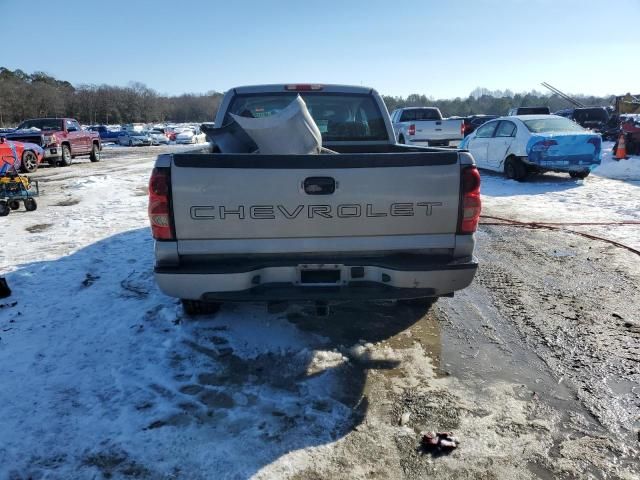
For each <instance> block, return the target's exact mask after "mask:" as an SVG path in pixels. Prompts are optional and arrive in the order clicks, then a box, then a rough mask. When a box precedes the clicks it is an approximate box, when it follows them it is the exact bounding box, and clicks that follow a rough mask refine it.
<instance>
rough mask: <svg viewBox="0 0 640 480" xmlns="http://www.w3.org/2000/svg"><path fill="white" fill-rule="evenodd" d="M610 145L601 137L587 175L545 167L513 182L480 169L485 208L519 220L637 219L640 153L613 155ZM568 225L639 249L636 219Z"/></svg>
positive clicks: (606, 220) (639, 209)
mask: <svg viewBox="0 0 640 480" xmlns="http://www.w3.org/2000/svg"><path fill="white" fill-rule="evenodd" d="M611 147H612V143H611V142H605V143H604V145H603V157H602V164H601V165H600V166H599V167H598V168H596V169H595V170H594V171H593V172H592V174H591V175H590V176H589V177H587V178H586V179H585V180H573V179H570V178H569V176H568V175H567V174H549V173H548V174H544V175H538V176H532V177H530V178H527V180H526V181H525V182H516V181H514V180H507V179H506V178H504V176H503V175H500V174H494V173H491V172H482V182H483V183H482V194H483V211H484V212H485V213H489V212H490V214H491V215H494V216H499V217H506V218H510V219H512V220H518V221H523V222H620V221H625V220H630V221H640V157H637V156H636V157H630V159H629V160H621V161H616V160H614V159H613V158H612V155H611ZM488 221H489V220H488ZM567 228H571V229H574V230H580V231H584V232H588V233H592V234H594V235H598V236H603V237H605V238H609V239H611V240H615V241H619V242H622V243H624V244H626V245H629V246H631V247H633V248H636V249H640V225H620V226H569V227H567Z"/></svg>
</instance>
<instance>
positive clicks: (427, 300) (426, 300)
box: [398, 297, 438, 308]
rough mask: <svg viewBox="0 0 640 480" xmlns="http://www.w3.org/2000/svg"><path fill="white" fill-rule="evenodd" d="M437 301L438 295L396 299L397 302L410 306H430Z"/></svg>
mask: <svg viewBox="0 0 640 480" xmlns="http://www.w3.org/2000/svg"><path fill="white" fill-rule="evenodd" d="M437 301H438V297H421V298H405V299H403V300H398V303H399V304H401V305H409V306H411V307H425V308H430V307H431V306H432V305H433V304H434V303H436V302H437Z"/></svg>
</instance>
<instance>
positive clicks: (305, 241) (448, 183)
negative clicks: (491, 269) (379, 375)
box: [149, 84, 480, 314]
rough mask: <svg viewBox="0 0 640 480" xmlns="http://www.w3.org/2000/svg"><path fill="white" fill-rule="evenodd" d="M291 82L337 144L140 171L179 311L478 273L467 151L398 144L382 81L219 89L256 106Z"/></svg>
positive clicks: (431, 291) (475, 196) (191, 157)
mask: <svg viewBox="0 0 640 480" xmlns="http://www.w3.org/2000/svg"><path fill="white" fill-rule="evenodd" d="M298 95H300V96H301V97H302V99H303V100H304V102H305V103H306V105H307V108H308V110H309V112H310V113H311V116H312V117H313V119H314V121H315V123H316V124H317V125H318V128H319V130H320V132H321V134H322V145H323V147H326V149H329V150H330V151H333V152H334V153H322V154H309V155H266V154H260V153H232V154H230V153H221V152H220V151H219V148H218V147H216V145H212V148H211V152H212V153H176V154H168V155H160V156H159V157H158V159H157V161H156V164H155V168H154V170H153V173H152V176H151V179H150V184H149V218H150V222H151V230H152V234H153V236H154V238H155V240H156V241H155V278H156V281H157V283H158V285H159V287H160V289H161V290H162V291H163V292H164V293H166V294H167V295H170V296H173V297H176V298H180V299H181V300H182V303H183V306H184V308H185V311H186V312H187V313H188V314H195V313H198V312H207V311H210V309H211V308H214V309H215V308H217V306H219V304H220V303H221V302H240V301H254V302H255V301H267V302H268V301H296V300H311V301H318V302H330V301H332V300H345V299H347V300H378V299H380V300H383V299H389V300H394V299H396V300H397V299H418V300H419V299H423V300H425V301H426V302H430V301H433V300H434V299H436V298H437V297H440V296H451V295H452V294H453V293H454V292H455V291H456V290H460V289H463V288H465V287H466V286H468V285H469V284H470V283H471V281H472V280H473V277H474V275H475V272H476V269H477V262H476V260H475V258H474V256H473V249H474V232H475V230H476V227H477V224H478V219H479V216H480V176H479V174H478V170H477V169H476V167H475V165H474V161H473V158H472V156H471V155H470V154H469V153H468V152H464V151H458V150H453V149H437V148H425V147H415V146H411V145H398V144H397V143H396V141H395V137H394V133H393V127H392V125H391V121H390V118H389V114H388V112H387V109H386V107H385V104H384V102H383V101H382V99H381V97H380V96H379V94H378V93H377V92H376V91H375V90H373V89H371V88H364V87H353V86H341V85H306V84H305V85H300V84H296V85H262V86H251V87H238V88H234V89H232V90H230V91H228V92H227V93H226V94H225V96H224V98H223V100H222V103H221V106H220V109H219V111H218V114H217V116H216V119H215V125H216V126H218V125H220V126H224V125H228V124H229V123H230V122H232V121H233V119H232V117H231V115H230V114H232V113H233V114H237V115H242V116H253V117H264V116H269V115H273V114H275V113H278V112H279V111H281V110H282V109H283V108H285V107H286V106H287V105H289V104H290V103H291V102H292V101H293V100H294V99H295V98H296V97H297V96H298Z"/></svg>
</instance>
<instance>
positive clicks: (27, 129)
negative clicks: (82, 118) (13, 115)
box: [2, 118, 102, 167]
mask: <svg viewBox="0 0 640 480" xmlns="http://www.w3.org/2000/svg"><path fill="white" fill-rule="evenodd" d="M2 136H3V137H6V138H7V139H8V140H15V141H20V142H29V143H35V144H37V145H40V146H41V147H42V148H43V149H44V158H45V159H46V160H47V161H48V162H49V163H50V164H51V165H52V166H56V165H62V166H64V167H67V166H69V165H71V162H72V160H73V158H75V157H78V156H82V155H89V158H90V159H91V161H92V162H99V161H100V151H101V150H102V144H101V143H100V135H99V134H98V133H97V132H90V131H89V130H84V129H82V128H81V127H80V124H78V122H77V121H76V120H74V119H73V118H34V119H31V120H25V121H24V122H22V123H21V124H20V125H18V128H16V129H15V130H14V131H13V132H10V133H3V135H2Z"/></svg>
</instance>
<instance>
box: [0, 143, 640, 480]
mask: <svg viewBox="0 0 640 480" xmlns="http://www.w3.org/2000/svg"><path fill="white" fill-rule="evenodd" d="M173 148H177V147H173ZM113 150H114V151H116V150H120V149H113ZM123 151H128V150H126V149H123ZM127 155H128V154H125V155H121V156H120V157H118V160H117V161H116V160H115V159H112V163H109V159H108V158H107V159H105V161H104V162H103V163H101V164H97V165H96V164H89V163H83V164H80V165H74V166H72V167H70V169H55V170H52V169H43V171H42V172H41V178H43V179H45V180H46V182H44V181H43V184H42V197H41V198H40V201H39V205H40V206H39V209H38V210H37V211H36V212H31V213H26V212H24V211H22V210H21V211H18V212H13V213H11V215H10V216H9V217H6V218H4V219H2V225H3V226H4V227H5V228H3V229H2V230H0V244H2V245H3V255H2V256H1V257H0V273H1V274H3V275H6V276H7V279H8V281H9V284H10V286H11V288H12V290H13V291H14V295H13V296H12V297H11V298H9V299H6V300H3V301H1V302H0V307H1V308H0V478H16V479H17V478H30V477H32V478H74V479H84V478H96V475H99V474H101V475H103V476H105V477H107V476H114V477H116V478H120V477H148V478H154V479H155V478H190V479H197V478H247V477H249V476H251V475H257V476H258V477H259V478H272V477H273V476H274V475H282V476H284V474H291V472H296V471H303V470H304V468H305V465H306V464H309V465H311V464H313V463H314V462H315V460H314V459H315V458H317V455H318V452H321V451H323V449H325V450H326V449H327V448H328V445H332V444H335V442H336V441H337V440H338V439H340V438H341V437H342V436H343V435H344V433H345V431H344V429H345V427H349V426H351V425H353V424H354V422H355V420H354V415H356V414H357V412H358V405H357V404H355V403H354V398H356V399H357V398H359V396H358V395H359V394H360V393H361V389H362V388H364V387H363V385H364V383H365V379H364V378H362V377H361V376H358V375H357V374H355V373H354V372H356V371H355V370H353V368H352V362H351V360H353V359H357V358H358V356H359V355H361V354H362V352H360V350H364V351H365V352H364V353H365V354H366V355H369V354H370V352H368V351H367V348H368V347H364V346H361V347H356V348H351V347H353V345H346V347H349V348H347V349H340V348H336V345H335V343H331V342H329V340H328V339H327V338H325V337H324V336H321V335H319V334H318V333H317V332H315V331H313V330H305V329H299V328H297V327H296V326H295V323H294V322H292V321H291V320H292V319H291V317H289V318H287V317H286V316H284V315H280V314H267V313H265V312H264V307H262V306H255V305H243V306H227V307H225V308H223V310H222V311H221V312H220V314H219V315H218V316H216V317H215V318H214V319H209V320H204V321H199V322H197V323H196V322H189V321H188V320H187V319H185V318H184V317H183V315H182V312H181V309H180V307H179V305H178V304H177V302H176V301H175V300H173V299H170V298H167V297H165V296H164V295H162V294H161V293H160V292H159V291H158V289H157V287H156V286H155V283H154V281H153V278H152V262H153V258H152V257H153V253H152V248H153V242H152V240H151V238H150V233H149V230H148V228H147V217H146V183H147V179H148V176H149V173H150V168H151V166H152V162H153V155H148V156H146V157H144V158H141V157H140V155H137V156H136V155H130V156H127ZM629 162H630V163H629V166H630V167H629V168H628V169H627V168H622V167H620V166H618V165H614V164H612V163H610V162H608V161H605V163H604V164H603V167H601V168H602V176H600V175H599V174H600V172H599V171H596V172H595V174H594V175H592V176H591V177H589V178H588V179H586V180H585V181H575V180H571V179H569V178H568V177H567V176H560V175H544V176H540V177H538V178H535V179H532V180H531V181H529V182H526V183H517V182H512V181H507V180H505V179H504V178H503V177H501V176H496V175H491V174H483V181H484V183H483V193H484V202H485V206H486V210H485V211H488V212H490V213H491V214H493V215H501V216H506V217H509V218H513V219H517V220H537V221H545V220H546V221H563V220H570V221H577V220H583V221H594V220H623V219H636V220H638V219H640V211H639V210H640V209H639V208H638V207H639V204H638V202H639V201H640V190H639V185H640V174H639V170H638V169H637V168H636V166H637V164H638V159H637V158H636V159H633V160H630V161H629ZM608 165H611V166H608ZM625 167H626V165H625ZM73 169H78V170H73ZM621 170H624V171H621ZM605 174H606V175H607V176H615V177H617V178H620V177H623V178H625V180H615V179H611V178H606V177H605V176H604V175H605ZM590 231H591V230H590ZM593 231H597V232H599V233H601V234H603V235H607V236H609V237H611V238H617V239H619V240H621V241H624V242H627V243H629V244H630V245H635V246H636V247H640V236H639V235H638V227H637V226H635V227H615V228H596V229H593ZM16 302H17V303H16ZM382 314H384V312H381V315H382ZM359 349H360V350H359ZM378 353H380V352H378ZM414 353H415V352H414ZM412 354H413V353H412ZM394 355H396V354H393V355H391V358H382V359H381V361H389V360H397V358H396V357H394ZM383 357H384V356H383ZM420 364H421V365H423V368H424V369H425V373H423V375H425V376H427V377H428V376H429V375H431V373H430V372H431V367H430V366H429V365H428V359H426V357H425V358H424V359H423V358H422V357H421V363H420ZM421 375H422V374H421ZM345 379H346V381H345ZM412 381H415V379H413V380H412ZM443 381H444V380H443ZM344 385H351V386H352V387H353V388H354V390H355V396H354V392H345V391H343V390H342V389H343V388H344ZM459 388H461V387H459ZM502 398H503V397H499V398H498V402H497V403H499V404H503V403H502V400H501V399H502ZM486 407H487V408H489V406H486ZM478 425H481V424H478ZM394 428H400V427H394ZM470 428H472V427H470ZM475 428H479V427H477V426H476V427H475ZM482 429H484V430H486V428H485V427H482ZM484 430H482V431H484ZM477 433H478V434H481V431H480V430H478V432H477ZM523 438H524V437H523ZM527 438H528V437H527ZM494 440H495V441H496V442H498V444H497V445H498V447H499V448H507V447H509V445H508V444H507V443H499V442H501V441H503V442H506V440H504V439H501V438H498V437H496V438H495V439H494ZM527 442H528V443H527V445H529V446H530V447H529V446H528V447H527V448H531V449H534V448H537V447H534V446H535V445H537V440H536V438H535V435H533V434H532V435H531V438H529V439H528V440H527ZM517 445H520V444H517ZM347 448H348V447H347ZM483 448H484V447H483ZM474 449H475V450H474V451H475V452H476V453H477V452H481V453H482V454H483V455H484V454H485V452H483V450H482V448H480V447H474ZM523 451H524V450H523ZM532 451H533V450H532ZM486 454H487V455H488V457H490V456H491V455H493V453H491V451H488V453H486ZM336 468H337V467H336ZM212 472H215V476H214V477H212V476H211V475H212ZM274 472H277V473H274ZM361 473H362V475H363V476H365V474H366V471H362V472H361ZM301 478H302V477H301Z"/></svg>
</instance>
